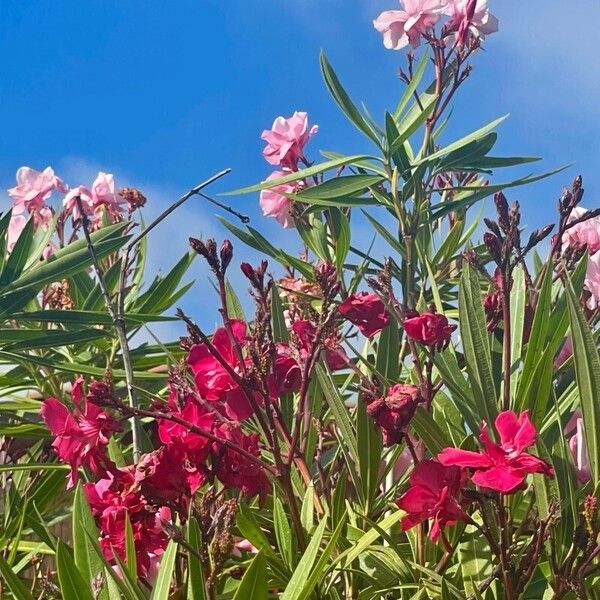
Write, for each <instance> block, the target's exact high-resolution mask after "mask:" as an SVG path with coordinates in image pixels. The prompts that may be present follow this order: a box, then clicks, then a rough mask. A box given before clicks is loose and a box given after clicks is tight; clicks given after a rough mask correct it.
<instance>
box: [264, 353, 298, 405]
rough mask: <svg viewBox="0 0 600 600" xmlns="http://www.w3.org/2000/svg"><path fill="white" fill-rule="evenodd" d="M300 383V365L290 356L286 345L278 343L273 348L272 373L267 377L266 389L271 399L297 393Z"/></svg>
mask: <svg viewBox="0 0 600 600" xmlns="http://www.w3.org/2000/svg"><path fill="white" fill-rule="evenodd" d="M301 382H302V374H301V373H300V365H299V364H298V363H297V361H296V359H295V358H293V356H292V355H291V349H290V347H289V345H288V344H283V343H278V344H277V345H276V348H275V363H274V365H273V373H272V374H271V375H270V376H269V378H268V381H267V387H268V389H269V394H270V396H271V397H272V398H279V397H280V396H282V395H283V394H290V393H292V392H297V391H298V390H299V389H300V384H301Z"/></svg>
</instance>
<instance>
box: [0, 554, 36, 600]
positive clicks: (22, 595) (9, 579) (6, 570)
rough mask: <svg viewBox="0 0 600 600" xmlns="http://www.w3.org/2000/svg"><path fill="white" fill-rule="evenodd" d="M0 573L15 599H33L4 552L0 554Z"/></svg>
mask: <svg viewBox="0 0 600 600" xmlns="http://www.w3.org/2000/svg"><path fill="white" fill-rule="evenodd" d="M0 575H2V579H3V580H4V583H5V584H6V586H7V587H8V589H9V590H10V591H11V593H12V595H13V596H14V597H15V600H33V596H32V595H31V594H30V593H29V591H28V590H27V588H26V587H25V584H24V583H23V582H22V581H21V579H20V578H19V577H18V576H17V575H15V573H14V572H13V570H12V567H11V566H10V565H9V564H8V563H7V562H6V560H5V559H4V557H3V556H2V554H0Z"/></svg>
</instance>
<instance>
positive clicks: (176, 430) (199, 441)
mask: <svg viewBox="0 0 600 600" xmlns="http://www.w3.org/2000/svg"><path fill="white" fill-rule="evenodd" d="M177 396H178V393H177V391H176V390H171V392H170V393H169V400H168V406H169V411H170V412H171V413H172V414H173V415H176V416H177V417H180V418H181V419H184V420H185V421H186V422H187V423H191V424H192V425H195V426H196V427H200V428H201V429H205V430H207V431H212V427H213V423H214V418H215V417H214V415H213V413H211V412H209V411H208V410H207V409H206V408H204V407H203V406H202V405H201V404H200V403H199V402H198V401H197V400H196V399H195V398H194V397H193V396H192V395H187V396H186V397H185V398H184V400H183V403H182V406H179V405H178V403H177ZM158 437H159V439H160V441H161V442H162V443H163V444H167V445H169V444H176V445H178V446H182V447H184V448H185V452H186V454H188V455H189V456H190V457H193V460H194V462H196V463H197V464H200V463H201V462H203V461H204V460H205V459H206V457H207V456H208V453H209V450H210V441H209V440H208V438H207V437H206V436H204V435H201V434H199V433H195V432H193V431H190V430H189V428H188V427H186V426H185V425H180V424H179V423H174V422H173V421H168V420H167V419H159V422H158Z"/></svg>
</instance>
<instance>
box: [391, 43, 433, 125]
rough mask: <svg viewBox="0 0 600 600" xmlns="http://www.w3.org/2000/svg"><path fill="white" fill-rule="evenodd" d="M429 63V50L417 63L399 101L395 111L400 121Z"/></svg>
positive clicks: (395, 117) (396, 118)
mask: <svg viewBox="0 0 600 600" xmlns="http://www.w3.org/2000/svg"><path fill="white" fill-rule="evenodd" d="M428 63H429V52H423V55H422V56H421V58H420V59H419V63H418V64H417V68H416V69H415V70H414V72H413V76H412V77H411V80H410V83H409V84H408V85H407V86H406V89H405V90H404V93H403V94H402V97H401V98H400V101H399V102H398V106H397V107H396V110H395V111H394V119H395V120H396V121H398V120H399V119H400V115H401V114H402V112H403V111H404V109H405V108H406V106H407V105H408V103H409V102H410V100H411V98H412V97H413V94H414V93H415V92H416V90H417V88H418V87H419V84H420V83H421V81H422V80H423V75H424V74H425V70H426V69H427V64H428Z"/></svg>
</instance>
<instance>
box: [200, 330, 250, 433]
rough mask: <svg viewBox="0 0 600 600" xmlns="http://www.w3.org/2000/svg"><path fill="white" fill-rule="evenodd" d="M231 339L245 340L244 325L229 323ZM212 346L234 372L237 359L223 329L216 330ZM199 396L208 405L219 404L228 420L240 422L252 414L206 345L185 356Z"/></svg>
mask: <svg viewBox="0 0 600 600" xmlns="http://www.w3.org/2000/svg"><path fill="white" fill-rule="evenodd" d="M231 329H232V331H233V337H234V338H235V340H236V341H237V343H238V344H240V345H241V344H243V342H244V341H245V339H246V322H245V321H242V320H239V319H236V320H232V321H231ZM212 345H213V347H214V348H215V350H216V351H217V352H218V353H219V355H220V357H221V358H222V359H223V361H224V362H225V363H226V364H228V365H229V366H230V367H231V368H232V369H233V370H234V371H236V372H237V371H238V370H239V367H240V364H239V357H238V355H237V351H236V349H235V347H234V345H233V344H232V341H231V339H230V338H229V334H228V333H227V330H226V329H225V327H219V328H218V329H217V330H216V331H215V333H214V334H213V337H212ZM188 364H189V365H190V367H191V369H192V371H193V373H194V377H195V380H196V387H197V388H198V391H199V392H200V395H201V396H202V398H204V399H205V400H208V401H209V402H219V403H223V405H224V410H225V413H226V414H227V416H228V417H229V418H230V419H235V420H236V421H243V420H244V419H247V418H248V417H250V416H251V415H252V413H253V410H252V406H251V405H250V403H249V402H248V398H247V396H246V393H245V391H244V390H243V389H242V388H241V387H240V385H239V384H238V382H237V381H236V379H235V378H234V377H233V375H232V373H231V372H230V371H229V370H228V369H226V368H225V367H224V365H223V364H222V362H221V361H219V360H218V359H217V358H215V357H214V356H213V355H212V354H211V352H210V350H209V349H208V346H207V345H206V344H197V345H195V346H193V347H192V348H191V350H190V353H189V355H188Z"/></svg>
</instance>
